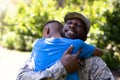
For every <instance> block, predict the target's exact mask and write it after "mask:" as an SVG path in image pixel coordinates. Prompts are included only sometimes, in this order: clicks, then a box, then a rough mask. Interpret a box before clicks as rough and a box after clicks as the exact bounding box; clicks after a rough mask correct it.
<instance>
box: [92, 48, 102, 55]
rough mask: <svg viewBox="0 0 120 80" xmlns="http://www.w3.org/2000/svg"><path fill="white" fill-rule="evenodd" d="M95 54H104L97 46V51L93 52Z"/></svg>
mask: <svg viewBox="0 0 120 80" xmlns="http://www.w3.org/2000/svg"><path fill="white" fill-rule="evenodd" d="M93 55H95V56H102V55H103V51H102V50H101V49H99V48H95V51H94V53H93Z"/></svg>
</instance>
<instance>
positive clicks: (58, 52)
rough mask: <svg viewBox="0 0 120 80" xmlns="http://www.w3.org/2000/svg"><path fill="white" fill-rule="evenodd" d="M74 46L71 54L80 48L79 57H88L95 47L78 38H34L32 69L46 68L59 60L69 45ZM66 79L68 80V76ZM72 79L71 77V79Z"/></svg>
mask: <svg viewBox="0 0 120 80" xmlns="http://www.w3.org/2000/svg"><path fill="white" fill-rule="evenodd" d="M70 45H73V46H74V49H73V51H72V54H74V53H76V52H77V51H78V50H79V49H80V48H82V52H81V53H80V55H79V57H80V58H88V57H90V56H91V55H92V54H93V52H94V50H95V47H94V46H92V45H88V44H86V43H85V42H83V41H82V40H80V39H74V40H73V39H67V38H41V39H38V40H36V42H35V44H34V47H33V50H32V57H33V58H34V62H35V68H34V71H39V70H45V69H46V68H48V67H50V66H52V65H53V64H55V62H56V61H57V60H59V59H60V58H61V57H62V55H63V53H64V52H65V51H66V50H67V49H68V47H70ZM67 80H70V79H69V78H68V79H67ZM71 80H72V79H71Z"/></svg>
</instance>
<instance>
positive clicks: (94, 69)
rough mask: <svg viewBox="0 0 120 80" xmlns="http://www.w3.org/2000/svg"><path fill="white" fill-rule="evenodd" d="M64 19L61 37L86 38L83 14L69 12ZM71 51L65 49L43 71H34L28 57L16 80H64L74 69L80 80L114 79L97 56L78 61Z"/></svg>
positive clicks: (86, 21) (86, 25) (85, 22)
mask: <svg viewBox="0 0 120 80" xmlns="http://www.w3.org/2000/svg"><path fill="white" fill-rule="evenodd" d="M64 20H65V25H64V28H63V31H62V32H63V37H67V38H72V39H76V38H77V39H82V40H83V41H85V40H86V38H87V34H88V32H89V30H90V23H89V20H88V19H87V18H86V17H85V16H84V15H82V14H80V13H76V12H71V13H68V14H67V15H66V16H65V18H64ZM71 51H72V47H70V48H69V49H68V50H66V52H65V53H64V55H63V56H62V58H61V60H58V61H57V62H56V63H55V64H54V65H53V66H51V67H50V68H48V69H46V70H45V71H39V72H34V71H33V64H34V63H33V61H32V59H31V58H30V59H29V60H28V61H27V63H26V64H25V65H24V66H23V68H21V71H20V73H19V74H18V76H17V80H42V79H45V80H50V79H53V80H55V79H57V80H62V79H63V80H64V79H65V75H66V74H67V73H70V72H73V71H76V70H77V71H78V72H79V76H80V79H81V80H114V78H113V75H112V73H111V71H110V70H109V68H108V67H107V66H106V64H105V63H104V62H103V61H102V60H101V59H100V58H99V57H96V56H93V57H91V58H88V59H80V61H79V59H78V55H76V54H74V55H71V54H70V53H71ZM78 53H79V52H78Z"/></svg>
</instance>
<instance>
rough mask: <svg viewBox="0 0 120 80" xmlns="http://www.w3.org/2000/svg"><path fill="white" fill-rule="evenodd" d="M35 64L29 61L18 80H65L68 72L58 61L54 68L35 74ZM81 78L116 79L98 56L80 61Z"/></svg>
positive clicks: (86, 79) (96, 79)
mask: <svg viewBox="0 0 120 80" xmlns="http://www.w3.org/2000/svg"><path fill="white" fill-rule="evenodd" d="M33 65H34V62H33V61H32V58H30V59H28V61H27V62H26V63H25V65H24V66H23V67H22V68H21V69H20V71H19V73H18V75H17V79H16V80H65V76H66V75H67V72H66V71H65V69H64V67H63V65H62V63H61V62H60V61H57V62H56V63H55V64H54V65H53V66H51V67H50V68H48V69H46V70H45V71H39V72H34V71H33ZM78 71H79V77H80V80H114V77H113V75H112V73H111V71H110V69H109V68H108V67H107V65H106V63H105V62H103V61H102V59H101V58H99V57H97V56H92V57H90V58H88V59H81V60H80V69H79V70H78Z"/></svg>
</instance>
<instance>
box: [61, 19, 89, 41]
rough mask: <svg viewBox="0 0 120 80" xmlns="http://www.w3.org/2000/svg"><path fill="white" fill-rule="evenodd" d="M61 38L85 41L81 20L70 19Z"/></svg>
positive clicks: (84, 28) (84, 31) (83, 26)
mask: <svg viewBox="0 0 120 80" xmlns="http://www.w3.org/2000/svg"><path fill="white" fill-rule="evenodd" d="M62 34H63V37H66V38H72V39H82V40H84V41H85V40H86V36H87V35H86V27H85V25H84V23H83V21H82V20H80V19H78V18H72V19H70V20H68V21H67V22H66V23H65V25H64V27H63V30H62Z"/></svg>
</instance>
